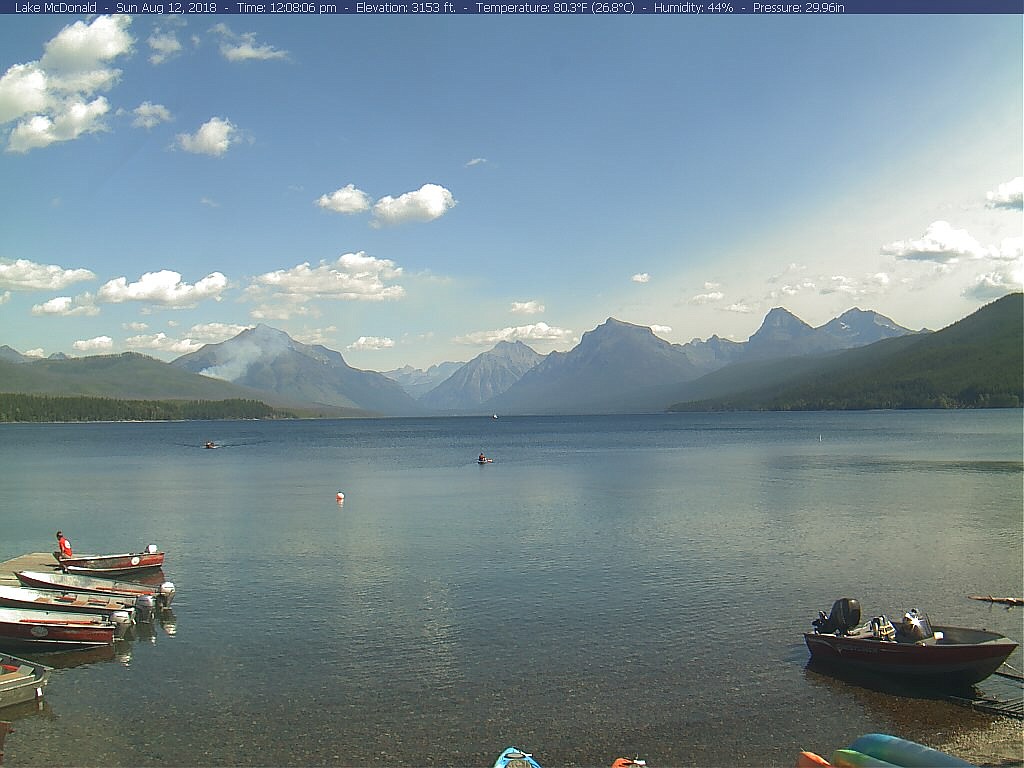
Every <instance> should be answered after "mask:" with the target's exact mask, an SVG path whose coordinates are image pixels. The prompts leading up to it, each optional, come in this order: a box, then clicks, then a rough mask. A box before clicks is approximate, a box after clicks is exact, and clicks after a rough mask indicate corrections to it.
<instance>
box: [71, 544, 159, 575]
mask: <svg viewBox="0 0 1024 768" xmlns="http://www.w3.org/2000/svg"><path fill="white" fill-rule="evenodd" d="M53 556H54V557H55V558H56V559H57V562H58V563H59V564H60V567H61V569H62V570H64V571H65V572H67V573H83V574H87V575H93V576H118V575H122V574H127V573H136V572H138V571H145V570H148V569H150V568H162V567H163V564H164V553H163V552H160V551H159V550H157V548H156V546H155V545H153V544H150V545H149V546H148V547H146V551H145V552H128V553H125V554H121V555H74V556H72V557H65V556H64V555H62V554H61V553H60V552H54V553H53Z"/></svg>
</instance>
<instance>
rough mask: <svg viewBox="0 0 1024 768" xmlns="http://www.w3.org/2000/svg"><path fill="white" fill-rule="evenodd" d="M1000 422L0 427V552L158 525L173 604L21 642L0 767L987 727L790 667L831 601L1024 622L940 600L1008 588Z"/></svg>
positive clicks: (108, 547)
mask: <svg viewBox="0 0 1024 768" xmlns="http://www.w3.org/2000/svg"><path fill="white" fill-rule="evenodd" d="M1022 423H1024V422H1022V413H1021V411H1020V410H1004V411H971V412H966V411H963V412H954V411H950V412H870V413H797V414H780V413H765V414H679V415H657V416H631V417H621V416H615V417H587V418H557V417H549V418H526V417H523V418H513V417H505V418H500V419H490V418H462V419H399V420H344V421H288V422H255V421H249V422H186V423H157V424H74V425H57V424H54V425H3V426H0V560H4V559H8V558H12V557H15V556H18V555H21V554H24V553H28V552H41V551H49V550H51V549H53V547H54V544H55V540H54V531H56V530H57V529H58V528H60V529H63V531H64V532H65V533H66V534H67V535H68V536H69V538H70V539H71V542H72V544H73V545H74V547H75V550H76V552H110V551H130V550H136V551H137V550H138V548H141V547H143V546H145V545H146V544H149V543H154V544H157V545H158V546H159V547H160V548H161V549H164V550H165V551H166V552H167V553H168V558H167V563H166V565H165V568H164V575H165V576H166V578H168V579H170V580H172V581H173V582H174V583H175V585H176V586H177V590H178V594H177V597H176V599H175V603H174V606H173V608H174V616H173V621H168V622H166V623H165V624H164V625H162V626H158V627H157V628H156V630H155V632H154V633H152V637H149V638H140V639H137V640H134V641H131V642H125V643H121V644H119V645H118V648H117V649H116V653H115V654H109V655H103V654H100V655H99V656H97V655H96V654H92V655H90V654H86V655H82V654H78V655H67V654H65V655H64V656H63V658H62V659H60V660H58V661H56V662H54V661H53V660H52V658H51V661H50V662H48V663H54V664H56V665H58V666H59V667H60V668H58V669H57V670H56V671H55V672H54V673H53V675H52V678H51V682H50V685H49V686H48V687H47V689H46V696H45V707H44V709H43V711H42V712H37V713H32V714H29V713H27V712H26V713H24V715H23V716H20V715H19V717H20V719H18V720H17V722H16V723H15V727H16V729H17V732H16V733H15V734H14V735H12V736H11V737H9V738H8V740H7V749H6V756H5V757H6V764H7V765H9V766H18V765H97V766H98V765H103V766H146V765H161V766H168V765H175V766H177V765H182V766H192V765H211V766H225V765H243V766H269V765H281V766H307V765H310V766H312V765H403V766H408V765H457V766H463V765H466V766H468V765H478V766H486V765H490V764H491V763H492V762H493V761H494V759H495V757H496V756H497V755H498V754H499V752H500V751H501V750H502V749H504V748H505V747H506V746H508V745H510V744H515V745H516V746H519V747H521V748H525V749H528V750H530V751H532V752H533V753H534V754H535V755H536V757H537V759H538V760H539V761H540V762H541V764H542V765H545V766H558V765H609V764H610V763H611V761H612V760H613V759H614V758H615V757H617V756H620V755H627V756H635V755H639V756H640V757H643V758H646V759H647V761H648V763H649V764H651V765H652V766H670V765H676V766H681V765H692V766H724V765H747V766H764V765H778V766H791V765H793V763H794V761H795V758H796V755H797V753H798V752H799V751H800V750H801V749H811V750H813V751H817V752H819V753H822V754H831V751H832V750H833V749H835V748H838V747H841V746H845V745H846V744H848V743H849V742H850V741H852V740H853V739H854V738H855V737H857V736H859V735H861V734H863V733H868V732H872V731H883V732H888V733H895V734H898V735H901V736H904V737H906V738H910V739H914V740H917V741H931V742H934V741H935V739H936V737H937V735H939V734H942V735H945V736H953V735H957V734H970V733H971V732H973V731H980V730H983V729H984V728H985V727H986V726H987V725H989V724H990V723H991V721H992V717H991V716H989V715H984V714H980V713H975V712H973V711H971V710H969V709H965V708H962V707H958V706H956V705H954V704H951V703H948V702H945V701H941V700H935V699H932V698H928V697H916V696H908V695H899V694H898V693H896V694H894V693H892V692H886V693H882V692H878V691H876V690H872V689H871V688H866V687H862V686H858V685H854V684H851V683H849V682H844V681H842V680H838V679H836V678H835V677H832V676H829V675H827V674H823V673H822V672H820V671H817V670H815V669H811V668H809V667H808V663H807V662H808V653H807V650H806V647H805V646H804V643H803V639H802V637H801V633H802V632H804V631H807V630H809V629H810V622H811V620H812V619H814V618H815V617H816V615H817V611H818V610H819V609H821V610H826V611H827V610H828V609H829V607H830V606H831V604H832V602H833V601H834V600H835V599H836V598H839V597H844V596H851V597H857V598H859V599H860V601H861V604H862V606H863V609H864V612H865V614H866V616H873V615H878V614H881V613H886V614H888V615H893V614H896V615H902V612H903V611H904V610H906V609H908V608H911V607H917V608H920V609H922V610H924V611H926V612H928V614H929V615H930V616H931V618H932V621H933V622H936V623H940V624H942V623H944V624H953V625H962V626H984V627H988V628H990V629H993V630H996V631H999V632H1002V633H1004V634H1006V635H1009V636H1011V637H1013V638H1014V639H1015V640H1018V641H1020V640H1021V639H1022V634H1024V632H1022V626H1021V612H1020V611H1019V610H1015V611H1007V610H1005V609H1004V608H1002V607H999V606H993V605H990V604H987V603H981V602H977V601H973V600H969V599H967V595H970V594H982V595H989V594H993V595H1011V596H1020V591H1021V587H1022V584H1024V573H1022V567H1024V566H1022V563H1024V555H1022V539H1024V534H1022V510H1024V502H1022V478H1024V466H1022V460H1024V456H1022V452H1024V447H1022V446H1024V427H1022ZM207 440H213V441H216V442H217V443H218V444H220V445H221V446H222V447H221V448H220V449H218V450H204V449H203V448H202V446H203V443H204V442H205V441H207ZM481 451H483V452H486V453H487V454H488V455H489V456H491V457H493V458H494V463H493V464H488V465H484V466H479V465H478V464H477V463H476V460H475V457H476V456H477V454H478V453H480V452H481ZM339 490H340V491H343V492H344V494H345V500H344V503H343V504H342V505H339V504H338V502H337V501H336V494H337V492H338V491H339ZM1010 663H1011V664H1013V665H1014V666H1015V667H1016V668H1017V669H1022V668H1024V662H1022V660H1021V652H1020V651H1019V650H1018V651H1017V652H1015V653H1014V655H1013V657H1011V659H1010ZM4 714H5V716H6V717H7V719H10V715H9V714H8V713H4ZM15 714H18V713H15Z"/></svg>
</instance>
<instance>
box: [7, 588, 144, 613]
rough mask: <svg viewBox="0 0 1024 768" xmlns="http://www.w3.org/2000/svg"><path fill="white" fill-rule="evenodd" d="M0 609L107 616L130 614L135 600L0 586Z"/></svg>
mask: <svg viewBox="0 0 1024 768" xmlns="http://www.w3.org/2000/svg"><path fill="white" fill-rule="evenodd" d="M0 607H2V608H21V609H29V610H35V611H64V612H70V613H89V614H98V615H100V616H109V615H110V614H112V613H113V612H114V611H127V612H128V613H129V614H131V613H133V612H134V611H135V598H134V597H107V596H105V595H97V594H91V593H89V592H56V591H53V590H47V589H30V588H28V587H8V586H6V585H3V584H0Z"/></svg>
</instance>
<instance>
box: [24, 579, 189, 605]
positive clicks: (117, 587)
mask: <svg viewBox="0 0 1024 768" xmlns="http://www.w3.org/2000/svg"><path fill="white" fill-rule="evenodd" d="M14 575H15V576H16V577H17V578H18V581H19V582H21V584H22V585H24V586H26V587H32V588H33V589H52V590H59V591H68V592H87V593H92V594H97V595H107V596H110V597H134V598H138V597H140V596H142V595H149V596H150V597H152V598H153V599H154V600H155V601H156V602H158V603H160V604H161V605H163V606H164V607H167V606H169V605H170V604H171V601H172V600H173V599H174V591H173V586H172V588H171V590H170V591H167V590H165V589H164V588H163V585H160V586H150V585H147V584H137V583H135V582H133V581H116V580H113V579H104V578H98V577H93V576H82V575H79V574H70V573H43V572H41V571H17V572H16V573H15V574H14Z"/></svg>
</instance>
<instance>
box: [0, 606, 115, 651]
mask: <svg viewBox="0 0 1024 768" xmlns="http://www.w3.org/2000/svg"><path fill="white" fill-rule="evenodd" d="M119 613H120V615H118V616H116V617H114V618H112V617H110V616H99V615H96V614H89V613H66V612H64V611H36V610H24V609H21V608H0V648H4V649H5V650H24V651H49V650H54V651H64V650H71V649H76V648H93V647H96V646H101V645H113V643H114V639H115V638H121V637H124V635H125V633H126V632H127V630H128V627H129V626H130V624H131V618H130V617H129V616H128V614H127V613H124V612H119Z"/></svg>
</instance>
